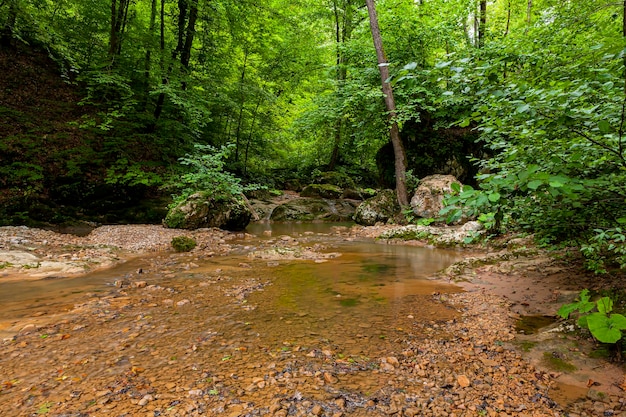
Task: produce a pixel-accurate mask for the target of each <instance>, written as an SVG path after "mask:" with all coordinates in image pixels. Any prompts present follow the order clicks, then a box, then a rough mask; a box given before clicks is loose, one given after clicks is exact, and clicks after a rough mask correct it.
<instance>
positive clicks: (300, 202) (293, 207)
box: [270, 198, 356, 221]
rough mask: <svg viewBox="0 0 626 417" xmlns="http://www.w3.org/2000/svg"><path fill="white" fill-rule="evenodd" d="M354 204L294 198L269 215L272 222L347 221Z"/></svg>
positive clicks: (352, 212)
mask: <svg viewBox="0 0 626 417" xmlns="http://www.w3.org/2000/svg"><path fill="white" fill-rule="evenodd" d="M355 209H356V203H355V202H352V201H349V200H323V199H318V198H296V199H293V200H290V201H288V202H286V203H283V204H280V205H278V206H276V207H275V208H274V209H273V210H272V212H271V215H270V220H273V221H311V220H324V221H348V220H350V219H351V218H352V216H353V215H354V212H355Z"/></svg>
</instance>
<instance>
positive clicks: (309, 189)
mask: <svg viewBox="0 0 626 417" xmlns="http://www.w3.org/2000/svg"><path fill="white" fill-rule="evenodd" d="M300 195H301V196H302V197H313V198H333V199H337V198H341V197H342V196H343V190H342V189H341V187H338V186H336V185H332V184H309V185H307V186H306V187H304V189H303V190H302V191H301V192H300Z"/></svg>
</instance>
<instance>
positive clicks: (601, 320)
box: [587, 313, 622, 343]
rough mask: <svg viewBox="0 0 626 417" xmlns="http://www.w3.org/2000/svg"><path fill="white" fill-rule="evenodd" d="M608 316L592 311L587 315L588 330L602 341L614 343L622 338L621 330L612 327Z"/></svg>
mask: <svg viewBox="0 0 626 417" xmlns="http://www.w3.org/2000/svg"><path fill="white" fill-rule="evenodd" d="M612 324H613V323H612V322H611V320H610V319H609V317H608V316H606V315H605V314H602V313H593V314H590V315H588V316H587V325H588V326H589V331H590V332H591V334H592V335H593V337H595V338H596V339H598V341H599V342H602V343H616V342H617V341H618V340H620V339H621V338H622V331H621V330H620V329H619V328H616V327H613V326H612Z"/></svg>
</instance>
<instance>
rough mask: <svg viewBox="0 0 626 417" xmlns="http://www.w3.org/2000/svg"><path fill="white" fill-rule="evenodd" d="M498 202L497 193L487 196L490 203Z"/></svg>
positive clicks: (498, 195) (498, 196)
mask: <svg viewBox="0 0 626 417" xmlns="http://www.w3.org/2000/svg"><path fill="white" fill-rule="evenodd" d="M498 200H500V194H499V193H491V194H489V201H491V202H492V203H495V202H497V201H498Z"/></svg>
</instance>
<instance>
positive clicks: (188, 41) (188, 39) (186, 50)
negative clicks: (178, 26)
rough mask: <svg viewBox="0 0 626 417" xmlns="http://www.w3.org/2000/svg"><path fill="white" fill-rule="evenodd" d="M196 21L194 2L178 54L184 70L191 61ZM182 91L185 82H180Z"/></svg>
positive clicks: (187, 68)
mask: <svg viewBox="0 0 626 417" xmlns="http://www.w3.org/2000/svg"><path fill="white" fill-rule="evenodd" d="M197 19H198V2H197V1H194V2H193V3H192V4H191V8H190V9H189V21H188V22H187V29H186V30H185V44H184V45H183V50H182V51H181V54H180V63H181V64H182V66H183V68H185V70H189V62H190V61H191V47H192V46H193V38H194V36H195V34H196V20H197ZM182 89H183V90H186V89H187V82H185V81H183V82H182Z"/></svg>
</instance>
